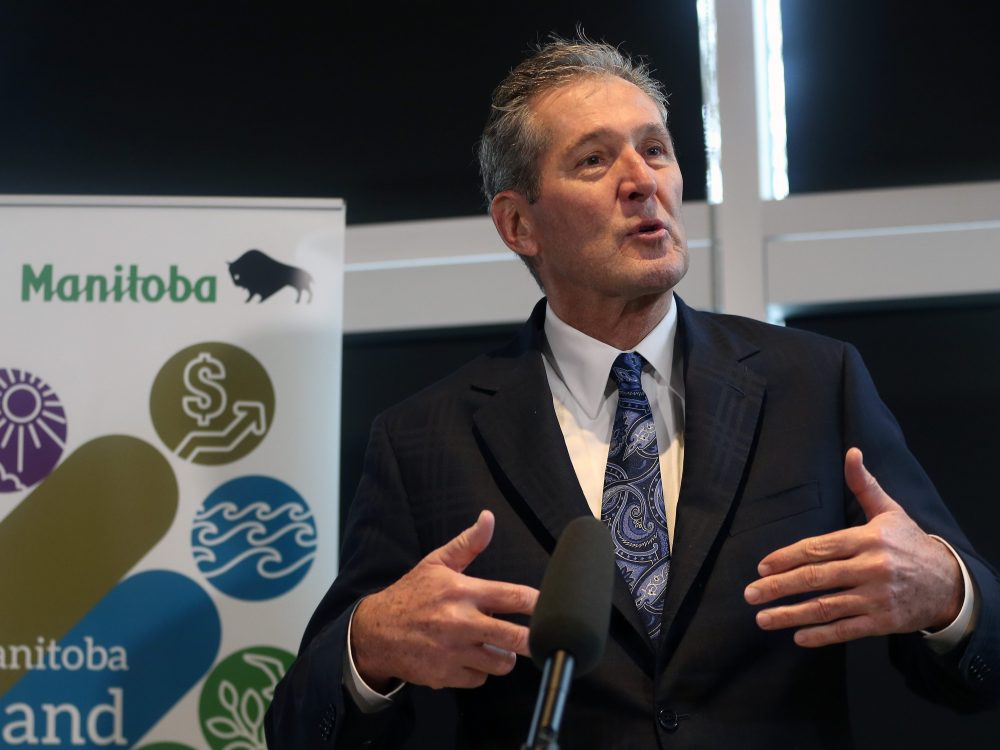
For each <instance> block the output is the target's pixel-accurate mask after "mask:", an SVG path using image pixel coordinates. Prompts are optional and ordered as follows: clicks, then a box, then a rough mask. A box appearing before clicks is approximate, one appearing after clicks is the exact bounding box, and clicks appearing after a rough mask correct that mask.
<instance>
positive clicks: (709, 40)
mask: <svg viewBox="0 0 1000 750" xmlns="http://www.w3.org/2000/svg"><path fill="white" fill-rule="evenodd" d="M697 8H698V47H699V49H700V52H701V99H702V105H701V119H702V123H703V125H704V127H705V162H706V164H707V168H706V175H705V178H706V182H707V185H708V191H707V192H708V202H709V203H713V204H718V203H722V128H721V127H720V125H719V79H718V72H717V68H716V61H717V59H718V58H717V56H716V51H715V49H716V31H715V0H698V4H697Z"/></svg>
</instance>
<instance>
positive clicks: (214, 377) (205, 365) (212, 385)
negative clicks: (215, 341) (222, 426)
mask: <svg viewBox="0 0 1000 750" xmlns="http://www.w3.org/2000/svg"><path fill="white" fill-rule="evenodd" d="M225 379H226V366H225V365H224V364H222V362H220V361H219V360H217V359H216V358H215V357H213V356H212V355H211V354H209V353H208V352H199V354H198V356H197V357H195V358H194V359H192V360H191V361H190V362H188V363H187V366H186V367H185V368H184V385H185V386H186V387H187V389H188V392H189V393H191V394H192V395H190V396H184V397H183V398H181V407H182V408H183V409H184V413H185V414H187V415H188V416H189V417H191V419H193V420H194V421H195V422H197V423H198V426H199V427H206V426H208V424H209V423H211V421H212V420H213V419H215V418H216V417H217V416H219V415H220V414H222V412H224V411H225V410H226V389H225V388H223V387H222V386H221V385H219V382H220V381H222V380H225ZM199 386H201V387H199ZM175 403H176V402H175Z"/></svg>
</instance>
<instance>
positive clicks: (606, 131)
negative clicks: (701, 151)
mask: <svg viewBox="0 0 1000 750" xmlns="http://www.w3.org/2000/svg"><path fill="white" fill-rule="evenodd" d="M635 132H636V133H637V134H638V135H640V136H641V137H643V138H648V137H649V136H651V135H653V136H659V137H660V138H663V139H664V140H666V141H667V143H668V144H670V145H671V146H673V138H671V137H670V131H669V130H667V128H666V126H665V125H664V124H663V123H661V122H650V123H647V124H645V125H641V126H640V127H638V128H636V131H635ZM608 136H614V137H617V132H616V131H614V130H612V129H611V128H594V129H593V130H590V131H588V132H586V133H584V134H583V135H581V136H580V137H579V138H577V139H576V140H575V141H573V142H572V143H571V144H570V145H569V146H567V147H566V149H565V153H567V154H571V153H573V152H574V151H577V150H578V149H580V148H582V147H583V146H585V145H586V144H588V143H590V142H591V141H599V140H601V139H602V138H606V137H608Z"/></svg>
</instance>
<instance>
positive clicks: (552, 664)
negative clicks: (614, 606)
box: [521, 516, 615, 750]
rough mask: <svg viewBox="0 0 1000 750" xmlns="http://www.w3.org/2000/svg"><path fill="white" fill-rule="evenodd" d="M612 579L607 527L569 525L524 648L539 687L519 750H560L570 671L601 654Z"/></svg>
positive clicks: (592, 522) (579, 670)
mask: <svg viewBox="0 0 1000 750" xmlns="http://www.w3.org/2000/svg"><path fill="white" fill-rule="evenodd" d="M614 575H615V558H614V552H613V551H612V549H611V539H610V538H609V535H608V527H607V526H605V525H604V524H603V523H602V522H601V521H599V520H597V519H596V518H593V517H591V516H582V517H580V518H576V519H574V520H573V521H571V522H570V523H569V524H568V525H567V526H566V529H565V531H563V533H562V536H561V537H559V542H558V543H557V544H556V549H555V552H553V553H552V560H551V561H550V562H549V566H548V568H547V569H546V570H545V576H544V577H543V578H542V588H541V592H540V593H539V595H538V603H537V604H536V605H535V613H534V615H532V617H531V630H530V633H529V636H528V645H529V647H530V649H531V658H532V659H533V660H534V661H535V663H536V664H537V665H538V666H539V667H541V669H542V682H541V686H540V687H539V690H538V701H537V702H536V703H535V715H534V717H533V718H532V720H531V728H530V729H529V730H528V740H527V742H525V743H524V745H522V746H521V750H559V744H558V742H557V740H558V737H559V727H560V724H561V723H562V714H563V709H564V708H565V705H566V698H567V696H568V695H569V684H570V681H571V680H572V678H573V672H574V671H575V672H576V674H578V675H580V674H586V673H587V672H589V671H590V670H592V669H593V668H594V667H596V666H597V663H598V662H599V661H600V660H601V656H602V655H603V654H604V644H605V642H606V641H607V638H608V625H609V622H610V620H611V592H612V589H613V586H614Z"/></svg>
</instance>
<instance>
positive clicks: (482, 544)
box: [424, 510, 496, 573]
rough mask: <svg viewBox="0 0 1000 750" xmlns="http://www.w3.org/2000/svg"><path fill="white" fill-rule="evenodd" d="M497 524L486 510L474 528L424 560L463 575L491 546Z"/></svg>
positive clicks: (473, 525)
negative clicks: (480, 554) (481, 553)
mask: <svg viewBox="0 0 1000 750" xmlns="http://www.w3.org/2000/svg"><path fill="white" fill-rule="evenodd" d="M495 524H496V520H495V519H494V518H493V514H492V513H491V512H490V511H488V510H484V511H483V512H482V513H480V514H479V518H477V519H476V522H475V523H474V524H472V526H470V527H469V528H467V529H466V530H465V531H463V532H462V533H461V534H459V535H458V536H456V537H455V538H454V539H452V540H451V541H449V542H446V543H445V544H443V545H442V546H440V547H438V548H437V549H436V550H434V551H432V552H431V553H430V554H429V555H427V557H425V558H424V559H425V560H426V561H427V562H431V563H438V564H440V565H445V566H446V567H448V568H451V569H452V570H454V571H455V572H456V573H461V572H462V571H463V570H465V569H466V568H467V567H468V566H469V564H470V563H471V562H472V561H473V560H475V559H476V558H477V557H478V556H479V553H480V552H482V551H483V550H484V549H486V547H487V546H488V545H489V543H490V540H491V539H493V527H494V526H495Z"/></svg>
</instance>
